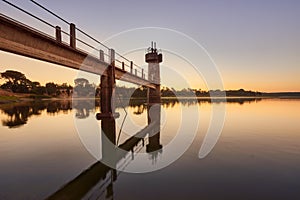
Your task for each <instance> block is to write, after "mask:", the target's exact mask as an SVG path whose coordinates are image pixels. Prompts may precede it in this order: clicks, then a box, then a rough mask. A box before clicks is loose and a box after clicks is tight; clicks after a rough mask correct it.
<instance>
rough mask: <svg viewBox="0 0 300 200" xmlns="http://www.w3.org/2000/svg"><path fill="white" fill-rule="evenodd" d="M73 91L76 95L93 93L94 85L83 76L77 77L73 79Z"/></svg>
mask: <svg viewBox="0 0 300 200" xmlns="http://www.w3.org/2000/svg"><path fill="white" fill-rule="evenodd" d="M74 83H75V87H74V91H75V92H76V93H77V95H78V96H91V95H94V94H95V91H96V85H93V84H90V83H89V81H88V80H87V79H85V78H77V79H75V80H74Z"/></svg>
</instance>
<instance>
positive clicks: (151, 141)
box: [47, 104, 162, 199]
mask: <svg viewBox="0 0 300 200" xmlns="http://www.w3.org/2000/svg"><path fill="white" fill-rule="evenodd" d="M147 112H148V125H147V126H146V127H145V128H143V129H142V130H140V131H138V132H137V133H136V134H135V135H134V136H132V137H130V138H128V139H127V140H126V141H124V142H123V143H122V144H120V145H118V146H116V145H117V143H116V120H115V118H114V117H115V116H116V115H110V116H109V115H102V116H101V119H100V120H101V141H100V142H101V144H102V145H101V146H102V158H101V160H100V161H97V162H95V163H94V164H93V165H92V166H90V167H89V168H88V169H87V170H85V171H83V172H82V173H81V174H80V175H78V176H77V177H76V178H74V179H73V180H72V181H70V182H68V183H67V184H65V185H64V186H63V187H62V188H61V189H59V190H58V191H56V192H55V193H54V194H52V195H51V196H49V197H48V198H47V199H103V198H104V199H113V198H114V182H115V181H117V180H118V175H119V174H120V172H118V171H117V170H116V168H117V165H119V164H120V162H121V161H124V158H125V157H126V156H128V154H131V159H130V162H131V161H132V160H134V156H133V155H134V153H135V152H136V151H137V148H136V146H137V145H141V146H142V147H143V148H144V146H145V138H146V137H147V136H148V144H146V152H147V153H149V154H151V156H152V158H155V157H156V156H157V153H158V152H162V145H161V144H160V114H161V105H160V104H147ZM98 117H99V116H98ZM116 147H118V148H116ZM104 163H109V166H108V165H106V164H104Z"/></svg>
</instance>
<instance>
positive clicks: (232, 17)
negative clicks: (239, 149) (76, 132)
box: [0, 0, 300, 91]
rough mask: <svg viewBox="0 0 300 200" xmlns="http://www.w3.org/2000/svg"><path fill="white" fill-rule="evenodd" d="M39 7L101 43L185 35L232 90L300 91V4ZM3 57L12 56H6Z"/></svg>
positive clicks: (250, 0) (134, 2)
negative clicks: (138, 33) (148, 31)
mask: <svg viewBox="0 0 300 200" xmlns="http://www.w3.org/2000/svg"><path fill="white" fill-rule="evenodd" d="M12 2H14V3H16V4H17V5H20V6H21V7H23V8H26V9H27V10H30V11H31V12H32V13H34V14H37V15H39V16H41V17H43V18H44V19H47V21H48V20H49V21H51V22H52V23H57V24H59V23H60V22H59V21H57V20H55V19H54V18H53V17H52V16H51V15H48V14H46V13H44V12H43V11H42V10H41V9H39V8H38V7H36V6H35V5H34V4H32V3H31V2H30V1H25V0H15V1H12ZM37 2H39V3H41V4H43V5H45V6H46V7H47V8H49V9H50V10H52V11H54V12H55V13H57V14H59V15H61V16H62V17H63V18H65V19H66V20H68V21H71V22H73V23H75V24H76V25H77V26H78V27H80V28H81V29H83V30H85V31H86V32H88V33H89V34H91V35H93V36H94V37H96V38H98V39H99V40H100V41H104V40H105V39H106V38H109V37H110V36H111V35H114V34H117V33H119V32H122V31H125V30H128V29H133V28H140V27H149V26H154V27H163V28H169V29H174V30H177V31H180V32H182V33H185V34H187V35H189V36H190V37H192V38H193V39H195V40H196V41H197V42H199V43H200V44H201V45H203V46H204V47H205V49H206V50H207V51H208V52H209V53H210V55H211V56H212V58H213V59H214V61H215V62H216V64H217V65H218V68H219V70H220V73H221V76H222V78H223V81H224V85H225V88H226V89H238V88H246V89H253V90H260V91H300V79H299V77H300V23H299V19H300V1H299V0H205V1H204V0H187V1H175V0H163V1H158V0H151V1H144V0H129V1H114V0H110V1H100V0H85V1H82V0H80V1H79V0H64V1H61V0H51V1H49V0H37ZM0 5H1V9H0V10H1V13H4V14H7V15H11V16H12V17H14V18H17V19H18V18H19V19H20V18H21V19H22V21H25V22H26V20H27V19H23V17H22V15H20V14H18V12H16V11H15V10H14V9H11V8H9V7H8V6H6V5H5V4H4V3H3V2H1V3H0ZM28 22H29V19H28ZM131 42H134V41H131ZM146 42H147V44H148V41H146ZM0 56H1V58H5V57H9V56H8V55H6V54H4V53H1V54H0ZM12 60H13V59H12V58H11V59H10V61H7V62H3V63H1V71H3V70H4V69H5V68H6V67H8V66H7V65H9V64H10V63H12V64H14V63H13V61H12ZM16 60H17V59H16ZM3 65H5V66H3ZM14 66H16V65H14ZM22 69H23V68H22ZM25 73H26V72H25ZM70 73H71V72H70ZM26 74H27V73H26ZM29 77H30V75H29Z"/></svg>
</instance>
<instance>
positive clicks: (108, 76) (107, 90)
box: [96, 49, 116, 120]
mask: <svg viewBox="0 0 300 200" xmlns="http://www.w3.org/2000/svg"><path fill="white" fill-rule="evenodd" d="M110 62H111V64H110V65H109V66H107V68H106V70H105V71H106V73H105V75H101V78H100V102H101V103H100V104H101V106H100V108H101V113H98V114H97V116H96V117H97V119H99V120H100V119H102V118H105V117H114V116H115V115H114V114H115V104H114V98H115V87H116V80H115V52H114V50H113V49H111V50H110Z"/></svg>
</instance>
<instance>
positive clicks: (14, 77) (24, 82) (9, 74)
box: [0, 70, 32, 93]
mask: <svg viewBox="0 0 300 200" xmlns="http://www.w3.org/2000/svg"><path fill="white" fill-rule="evenodd" d="M0 75H1V78H2V79H5V80H6V82H5V83H4V84H3V85H1V88H2V89H9V90H11V91H13V92H20V93H27V92H28V91H29V90H30V89H31V87H32V86H31V81H30V80H28V79H27V78H26V76H25V75H24V74H23V73H21V72H18V71H14V70H6V71H5V72H2V73H1V74H0Z"/></svg>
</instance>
